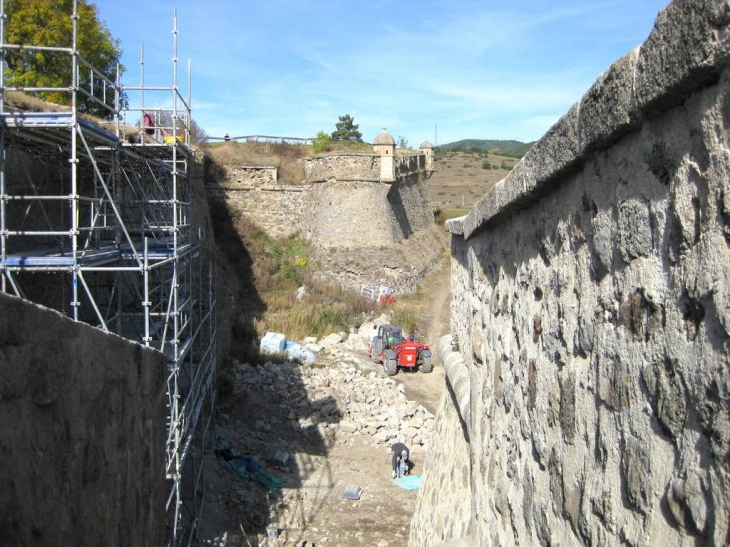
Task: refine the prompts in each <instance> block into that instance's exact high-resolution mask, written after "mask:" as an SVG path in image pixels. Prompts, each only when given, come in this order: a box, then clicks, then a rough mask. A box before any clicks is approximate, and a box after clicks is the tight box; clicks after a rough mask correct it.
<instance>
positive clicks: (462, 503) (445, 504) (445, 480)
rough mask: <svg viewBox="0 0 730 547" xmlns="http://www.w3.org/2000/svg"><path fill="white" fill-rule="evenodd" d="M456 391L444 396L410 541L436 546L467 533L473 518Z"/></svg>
mask: <svg viewBox="0 0 730 547" xmlns="http://www.w3.org/2000/svg"><path fill="white" fill-rule="evenodd" d="M456 408H457V407H456V403H455V401H454V400H453V395H452V394H451V393H450V391H449V390H447V394H446V396H445V397H444V398H443V399H442V400H441V404H440V406H439V409H438V412H437V415H438V416H439V419H438V420H436V422H435V428H434V431H433V433H432V435H433V436H434V437H435V438H437V439H438V441H437V442H436V443H432V444H431V446H430V448H429V452H428V459H427V460H426V463H425V464H424V468H423V474H422V475H421V485H422V486H421V490H420V491H419V493H418V501H417V504H416V510H415V514H417V515H421V518H419V519H417V520H416V519H414V520H413V522H412V524H411V531H410V536H409V540H408V541H409V545H419V546H420V547H436V546H438V545H441V544H442V543H444V542H446V541H450V540H454V539H458V538H461V537H464V536H465V535H466V534H467V532H468V531H469V521H470V518H471V495H470V494H471V492H470V483H471V480H470V476H471V471H470V461H469V439H468V438H467V436H466V431H465V428H464V426H463V425H462V423H461V420H460V419H459V413H458V411H457V409H456Z"/></svg>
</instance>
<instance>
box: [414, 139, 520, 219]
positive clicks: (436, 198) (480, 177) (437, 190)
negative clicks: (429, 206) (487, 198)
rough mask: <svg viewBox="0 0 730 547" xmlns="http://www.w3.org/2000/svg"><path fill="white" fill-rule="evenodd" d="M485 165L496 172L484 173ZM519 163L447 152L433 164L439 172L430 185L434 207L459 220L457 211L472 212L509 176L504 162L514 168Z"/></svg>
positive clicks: (515, 160) (511, 159) (487, 155)
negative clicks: (477, 204) (485, 163)
mask: <svg viewBox="0 0 730 547" xmlns="http://www.w3.org/2000/svg"><path fill="white" fill-rule="evenodd" d="M484 161H488V162H489V163H490V164H491V166H492V167H497V169H483V168H482V163H483V162H484ZM518 161H519V160H517V159H515V158H508V157H504V156H495V155H494V154H482V155H480V154H475V153H467V152H447V153H446V154H444V155H441V156H439V157H438V159H437V161H436V162H435V164H434V165H435V168H436V170H435V171H434V173H433V175H432V176H431V178H430V179H429V181H428V187H429V190H430V193H431V200H432V201H433V202H434V207H435V208H439V209H441V210H442V211H443V212H444V214H445V215H446V216H447V217H448V218H452V217H454V216H460V215H459V214H455V211H469V210H470V209H471V208H472V207H473V206H474V204H475V203H476V202H477V201H479V199H481V197H482V196H483V195H484V194H485V193H486V192H487V191H488V190H489V189H490V188H491V187H492V186H494V185H495V184H496V183H497V182H499V181H500V180H502V179H503V178H504V177H506V176H507V174H508V173H509V169H501V165H502V162H505V163H506V164H509V165H511V166H515V165H516V164H517V162H518ZM446 202H450V203H446ZM462 214H465V213H462Z"/></svg>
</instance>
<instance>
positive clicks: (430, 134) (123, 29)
mask: <svg viewBox="0 0 730 547" xmlns="http://www.w3.org/2000/svg"><path fill="white" fill-rule="evenodd" d="M95 3H96V5H97V6H98V8H99V14H100V17H101V18H102V19H103V20H104V21H106V24H107V27H108V28H109V30H110V31H111V33H112V35H113V36H114V37H116V38H118V39H119V40H120V41H121V46H122V48H123V49H124V55H123V63H124V64H125V66H126V67H127V71H126V73H125V75H124V77H123V83H125V84H127V85H136V84H138V83H139V81H140V66H139V59H140V46H141V44H142V43H144V52H145V65H144V71H145V84H146V85H149V86H152V85H168V86H169V85H171V83H172V61H171V59H172V54H173V47H172V43H173V41H172V27H173V9H174V8H176V9H177V23H178V31H179V34H178V58H179V60H180V63H179V79H178V83H179V86H180V88H181V92H182V94H183V95H184V96H185V97H187V96H188V76H187V65H188V60H189V61H190V63H191V66H192V107H193V118H194V119H195V120H196V121H197V122H198V124H199V125H200V126H201V127H202V128H203V129H205V130H206V132H207V133H208V134H209V135H211V136H214V137H219V136H223V135H224V134H225V133H228V134H230V135H231V136H238V135H256V134H259V135H276V136H287V137H312V136H314V135H315V134H316V133H317V132H318V131H325V132H326V133H331V132H332V131H334V129H335V122H336V121H337V120H338V116H340V115H343V114H350V115H351V116H353V117H354V119H355V123H357V124H359V126H360V131H361V132H362V134H363V139H364V140H366V141H368V142H371V141H372V140H373V139H374V138H375V136H376V135H377V134H378V133H379V132H380V131H381V129H382V127H383V126H387V127H388V131H389V132H390V133H391V135H393V136H394V137H396V138H397V137H399V136H403V137H405V138H406V139H408V141H409V143H410V145H411V146H414V147H417V146H418V145H419V144H420V143H421V142H422V141H424V140H429V141H431V142H434V139H436V134H435V133H436V128H438V139H437V140H438V144H446V143H448V142H453V141H456V140H460V139H466V138H476V139H515V140H521V141H525V142H527V141H532V140H537V139H539V138H540V137H541V136H542V135H543V134H544V133H545V132H546V131H547V129H548V128H549V127H550V126H551V125H552V124H554V123H555V122H556V121H557V120H558V119H559V118H560V116H562V115H563V114H564V113H565V112H567V110H568V109H569V108H570V107H571V106H572V105H573V104H574V103H575V102H576V101H578V100H579V99H580V98H581V96H582V95H583V94H584V93H585V92H586V91H587V89H588V88H589V87H590V86H591V85H592V84H593V82H594V81H595V80H596V78H597V77H598V76H599V74H600V73H601V72H603V71H604V70H605V69H606V68H608V67H609V66H610V65H611V64H612V63H613V62H614V61H616V60H617V59H619V58H620V57H622V56H623V55H625V54H626V53H628V52H629V51H630V50H631V49H633V48H634V47H635V46H637V45H639V44H641V43H642V42H643V41H644V40H645V39H646V37H647V36H648V35H649V33H650V32H651V29H652V27H653V25H654V20H655V19H656V16H657V14H658V12H659V11H660V10H661V9H662V8H663V7H664V6H665V5H666V4H667V3H668V2H667V1H666V0H638V1H637V0H594V1H578V0H573V1H570V0H507V1H501V2H493V1H489V0H481V1H478V0H451V1H449V2H446V1H443V0H442V1H431V0H423V1H420V2H414V1H411V0H401V1H397V0H370V1H367V0H366V1H364V2H353V1H352V0H350V1H347V0H342V1H340V0H317V1H313V0H264V1H263V2H261V1H258V2H249V1H240V0H238V1H237V0H218V1H215V0H210V1H206V0H176V1H174V0H169V1H168V0H155V1H154V2H150V1H149V0H125V1H124V2H120V1H119V0H100V1H97V2H95ZM130 98H131V100H132V101H133V102H134V101H135V100H137V98H136V95H135V94H132V96H131V97H130ZM145 100H146V103H147V104H149V102H148V101H149V100H150V99H149V98H148V97H147V96H146V99H145ZM160 106H163V105H160ZM434 144H436V143H434Z"/></svg>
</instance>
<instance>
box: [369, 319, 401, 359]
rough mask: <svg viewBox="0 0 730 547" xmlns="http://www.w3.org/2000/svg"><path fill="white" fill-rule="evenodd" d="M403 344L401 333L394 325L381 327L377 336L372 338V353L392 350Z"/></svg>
mask: <svg viewBox="0 0 730 547" xmlns="http://www.w3.org/2000/svg"><path fill="white" fill-rule="evenodd" d="M402 343H403V331H401V329H400V327H396V326H394V325H381V326H380V328H379V329H378V334H376V335H375V338H373V347H372V349H373V351H374V352H375V353H376V354H380V353H382V352H383V350H386V349H392V348H394V347H395V346H399V345H400V344H402Z"/></svg>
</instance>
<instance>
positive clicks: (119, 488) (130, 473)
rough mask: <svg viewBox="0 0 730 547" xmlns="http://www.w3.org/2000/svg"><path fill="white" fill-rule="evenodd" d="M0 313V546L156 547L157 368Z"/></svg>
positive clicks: (74, 334) (161, 413)
mask: <svg viewBox="0 0 730 547" xmlns="http://www.w3.org/2000/svg"><path fill="white" fill-rule="evenodd" d="M0 309H2V313H0V372H2V377H3V380H2V382H0V415H1V416H2V417H3V420H2V422H0V438H1V439H2V441H0V453H1V454H2V465H1V466H0V489H1V490H2V497H1V498H0V523H1V525H0V545H79V544H83V545H162V544H163V543H164V540H165V537H166V532H165V518H164V515H165V495H166V493H167V491H168V487H167V486H166V484H165V476H164V469H165V418H166V411H165V386H166V383H165V379H166V375H167V360H166V358H165V356H164V355H163V354H162V353H159V352H156V351H154V350H152V349H148V348H145V347H143V346H141V345H139V344H136V343H134V342H130V341H128V340H125V339H123V338H120V337H118V336H115V335H112V334H104V333H103V332H102V331H101V330H98V329H95V328H93V327H90V326H88V325H86V324H83V323H79V322H75V321H73V320H71V319H69V318H67V317H65V316H63V315H61V314H59V313H57V312H55V311H52V310H49V309H47V308H43V307H41V306H38V305H35V304H32V303H30V302H27V301H25V300H21V299H20V298H16V297H13V296H8V295H6V294H4V293H0ZM121 418H123V419H121Z"/></svg>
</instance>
